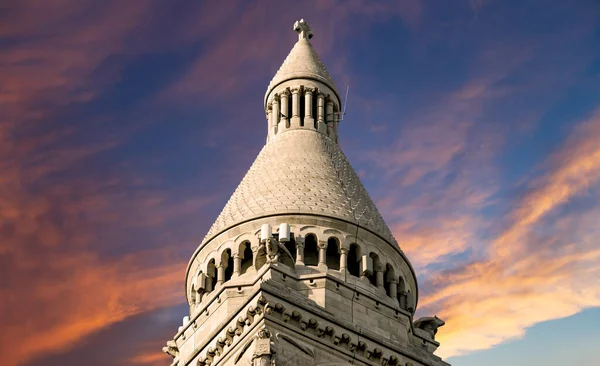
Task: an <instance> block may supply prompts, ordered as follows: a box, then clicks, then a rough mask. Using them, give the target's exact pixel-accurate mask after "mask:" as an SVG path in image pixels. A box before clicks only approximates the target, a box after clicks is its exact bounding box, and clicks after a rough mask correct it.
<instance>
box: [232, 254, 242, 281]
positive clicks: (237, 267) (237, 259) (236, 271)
mask: <svg viewBox="0 0 600 366" xmlns="http://www.w3.org/2000/svg"><path fill="white" fill-rule="evenodd" d="M241 271H242V257H241V256H240V255H239V254H236V255H234V256H233V274H232V275H231V278H236V277H238V276H239V275H240V272H241Z"/></svg>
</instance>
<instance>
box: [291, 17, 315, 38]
mask: <svg viewBox="0 0 600 366" xmlns="http://www.w3.org/2000/svg"><path fill="white" fill-rule="evenodd" d="M294 30H295V31H296V32H297V33H298V39H299V40H300V39H311V38H312V36H313V34H312V31H311V30H310V27H309V26H308V23H307V22H305V21H304V19H300V20H298V21H296V23H294Z"/></svg>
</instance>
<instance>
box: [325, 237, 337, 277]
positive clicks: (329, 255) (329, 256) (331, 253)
mask: <svg viewBox="0 0 600 366" xmlns="http://www.w3.org/2000/svg"><path fill="white" fill-rule="evenodd" d="M325 258H326V260H325V263H326V264H327V268H328V269H335V270H337V271H339V270H340V250H339V245H338V241H337V239H336V238H335V237H331V238H329V239H327V252H326V254H325Z"/></svg>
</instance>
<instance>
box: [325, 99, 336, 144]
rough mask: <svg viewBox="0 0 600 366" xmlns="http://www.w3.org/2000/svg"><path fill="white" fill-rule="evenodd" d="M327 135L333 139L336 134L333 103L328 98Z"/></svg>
mask: <svg viewBox="0 0 600 366" xmlns="http://www.w3.org/2000/svg"><path fill="white" fill-rule="evenodd" d="M326 111H327V116H326V117H327V135H328V136H329V137H333V134H334V124H335V123H334V122H333V119H334V116H333V102H332V101H331V99H330V98H327V108H326Z"/></svg>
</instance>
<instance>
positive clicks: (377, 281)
mask: <svg viewBox="0 0 600 366" xmlns="http://www.w3.org/2000/svg"><path fill="white" fill-rule="evenodd" d="M383 271H384V268H383V266H381V265H379V266H377V268H375V276H376V277H375V284H376V285H377V288H380V289H382V290H384V291H385V289H384V287H383V286H384V285H383Z"/></svg>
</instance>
